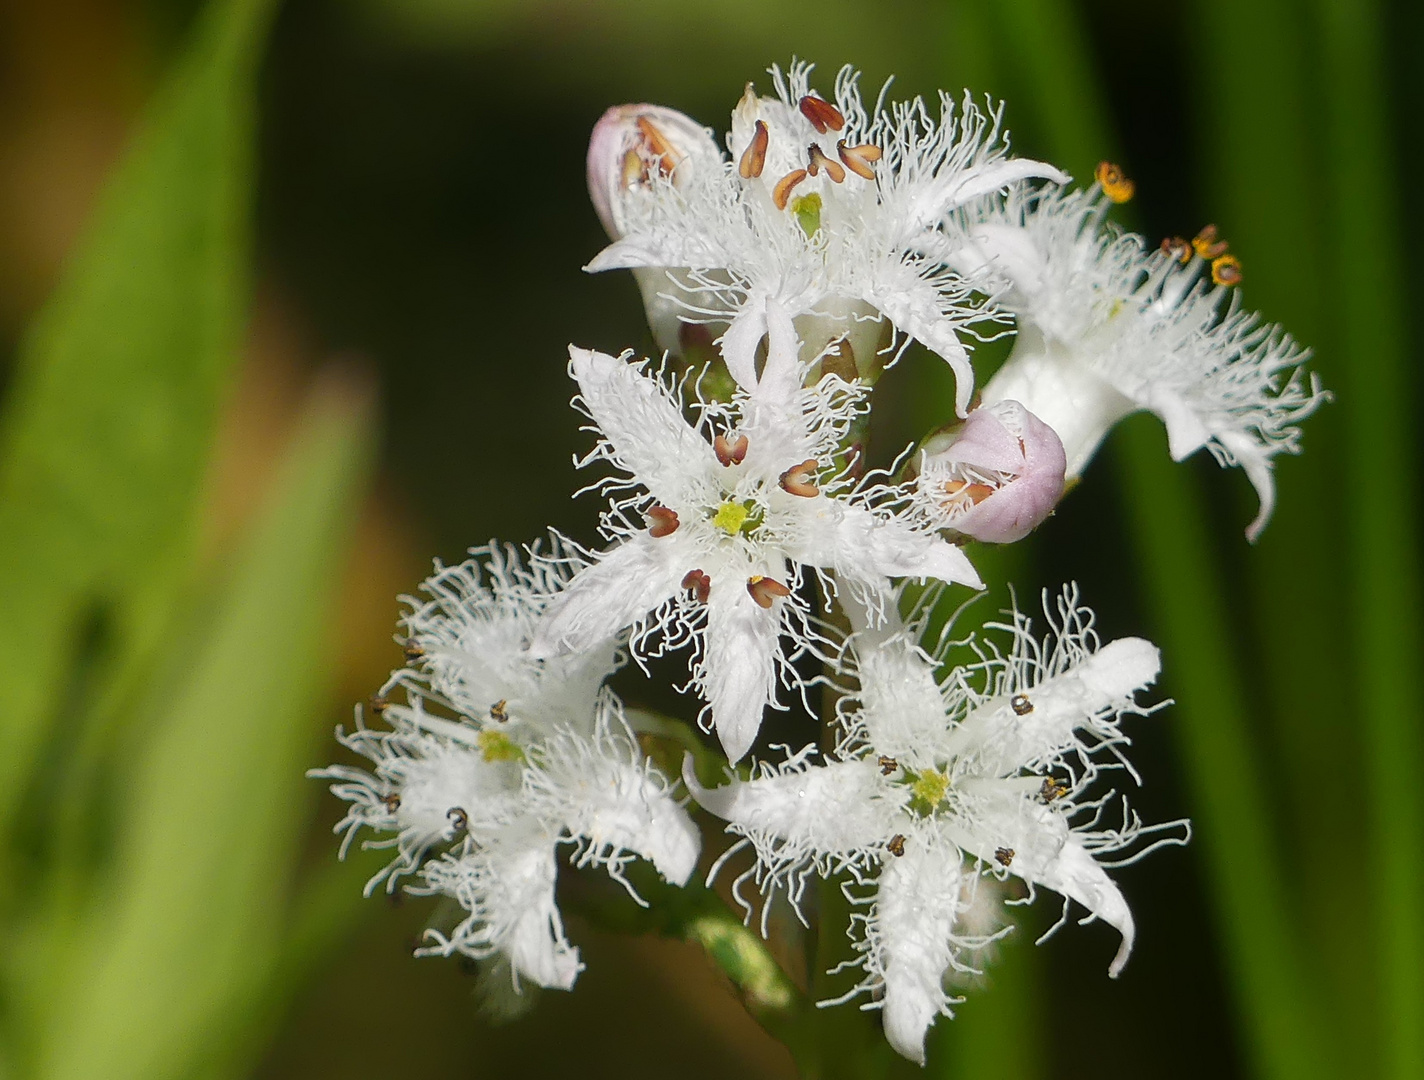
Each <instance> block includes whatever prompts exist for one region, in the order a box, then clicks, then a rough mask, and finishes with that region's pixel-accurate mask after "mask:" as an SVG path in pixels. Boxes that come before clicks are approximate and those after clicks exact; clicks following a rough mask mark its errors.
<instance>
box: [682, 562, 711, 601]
mask: <svg viewBox="0 0 1424 1080" xmlns="http://www.w3.org/2000/svg"><path fill="white" fill-rule="evenodd" d="M682 587H683V588H684V589H690V590H691V591H692V594H693V595H694V596H696V597H697V601H698V603H701V604H705V603H707V597H708V596H710V595H711V594H712V579H711V578H710V577H708V576H707V575H706V574H704V573H703V572H702V571H701V570H689V571H688V572H687V573H686V574H685V575H684V576H683V579H682Z"/></svg>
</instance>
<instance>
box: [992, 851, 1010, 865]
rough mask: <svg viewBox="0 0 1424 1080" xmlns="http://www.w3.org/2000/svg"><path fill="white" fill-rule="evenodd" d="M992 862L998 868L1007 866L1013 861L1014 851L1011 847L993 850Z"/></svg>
mask: <svg viewBox="0 0 1424 1080" xmlns="http://www.w3.org/2000/svg"><path fill="white" fill-rule="evenodd" d="M994 861H995V862H996V863H998V864H999V865H1000V866H1008V865H1009V863H1011V862H1013V861H1014V849H1013V848H1011V847H1001V848H995V849H994Z"/></svg>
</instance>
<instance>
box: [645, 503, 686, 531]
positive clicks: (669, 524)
mask: <svg viewBox="0 0 1424 1080" xmlns="http://www.w3.org/2000/svg"><path fill="white" fill-rule="evenodd" d="M643 516H644V517H646V518H647V519H648V535H649V536H651V537H652V538H653V539H654V540H657V539H659V538H661V537H664V536H671V535H672V534H673V533H675V532H677V526H678V520H677V511H676V510H669V509H668V508H667V507H666V506H659V505H657V504H656V503H654V504H653V505H652V506H650V507H648V510H647V513H646V514H644V515H643Z"/></svg>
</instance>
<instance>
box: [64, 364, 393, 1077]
mask: <svg viewBox="0 0 1424 1080" xmlns="http://www.w3.org/2000/svg"><path fill="white" fill-rule="evenodd" d="M370 430H371V423H370V417H369V413H368V410H367V401H366V398H365V397H364V395H362V394H360V393H356V392H354V391H353V390H352V388H351V387H350V386H346V385H340V384H336V383H330V384H328V385H327V386H326V387H325V388H324V390H323V391H322V392H321V393H320V394H319V395H318V396H317V399H316V403H315V405H314V406H313V407H312V408H311V410H310V411H309V415H308V417H307V418H306V420H305V423H304V427H303V430H302V432H301V433H300V435H299V436H298V438H297V440H296V443H295V446H294V448H293V450H292V451H291V453H290V457H289V460H288V461H287V462H286V464H285V466H284V469H283V472H282V475H281V476H280V477H279V479H278V481H277V483H276V484H275V486H274V490H273V492H272V496H271V498H270V502H269V505H268V507H267V508H266V509H265V511H264V513H263V515H262V516H261V518H260V520H259V521H258V522H257V524H256V526H255V527H254V528H253V530H252V533H251V535H250V537H249V538H248V539H247V540H246V541H245V544H244V548H243V550H242V551H241V553H240V555H239V557H238V558H237V560H236V561H235V564H234V566H233V568H232V572H231V577H230V578H229V580H227V581H226V582H225V584H224V585H223V587H222V588H221V589H220V590H219V594H218V596H217V597H216V599H215V601H214V604H213V607H212V611H211V615H210V617H209V618H208V619H206V620H205V621H204V623H203V625H202V626H201V627H200V628H199V629H198V631H197V632H196V633H195V634H194V635H193V637H195V638H196V640H192V639H191V638H190V639H189V640H175V641H171V642H169V643H168V648H167V649H166V652H167V655H169V656H170V657H178V656H181V657H182V663H181V667H180V668H179V672H178V677H177V678H176V679H175V681H174V683H173V684H172V685H168V684H166V683H165V684H164V685H163V686H161V687H159V688H155V691H154V693H153V694H152V695H151V697H150V699H149V704H150V708H149V709H148V710H146V715H147V717H148V720H149V722H148V723H147V724H146V725H145V730H144V732H143V737H142V739H141V740H135V741H136V742H138V747H137V749H136V751H135V752H134V756H133V759H132V760H131V761H130V762H128V763H127V765H128V777H127V781H126V783H125V784H124V790H125V792H126V794H127V796H128V798H127V800H126V801H125V802H124V803H123V804H122V805H121V810H120V812H121V813H122V815H123V818H122V822H121V824H120V826H119V835H120V840H119V850H118V853H117V857H116V859H115V863H114V867H115V868H114V872H113V876H112V880H111V882H110V883H109V885H108V887H107V888H106V889H104V890H102V891H100V893H99V894H98V895H96V896H95V898H94V900H93V903H92V905H91V907H90V909H89V911H88V914H87V918H86V919H85V920H84V921H83V922H82V923H81V924H80V925H79V926H78V927H77V928H76V930H75V931H74V934H73V942H72V947H71V949H70V950H69V956H70V961H69V963H68V964H66V965H65V966H64V968H63V969H62V976H63V977H62V980H56V982H55V984H54V985H52V986H51V987H50V988H49V991H48V993H46V995H45V1001H46V1004H47V1006H48V1009H47V1016H46V1019H45V1023H44V1026H43V1029H42V1031H41V1033H40V1037H39V1045H38V1053H37V1055H36V1056H37V1060H38V1064H39V1068H38V1070H37V1075H38V1076H41V1077H44V1078H46V1080H60V1078H65V1080H81V1078H85V1080H87V1078H92V1077H97V1076H103V1077H105V1078H106V1080H124V1078H128V1077H132V1078H134V1080H140V1078H149V1077H156V1076H181V1075H185V1074H186V1073H188V1072H191V1071H192V1069H193V1068H194V1067H195V1064H197V1063H202V1062H203V1059H204V1057H205V1055H207V1054H208V1053H209V1052H210V1050H211V1048H212V1047H213V1046H224V1045H231V1044H233V1042H234V1041H235V1038H236V1037H237V1036H238V1034H239V1033H234V1032H233V1031H232V1030H231V1027H230V1025H232V1024H233V1023H241V1022H242V1021H243V1020H244V1019H246V1018H248V1017H250V1016H251V1015H252V1011H253V1010H252V997H253V995H254V993H255V992H256V991H258V990H259V989H261V988H262V987H263V986H264V985H265V984H266V980H267V979H268V977H269V975H270V973H271V972H272V970H273V968H274V966H275V965H276V964H277V963H278V962H279V955H278V954H279V947H280V944H281V942H282V938H283V936H284V934H285V927H286V922H287V912H288V908H289V906H290V904H291V902H292V899H293V898H292V896H291V893H292V875H293V871H294V863H295V858H296V855H297V845H298V843H299V840H300V837H301V835H302V831H303V830H302V825H303V819H304V816H305V815H304V810H305V808H306V807H307V806H309V805H310V798H311V797H312V796H314V794H315V792H314V790H311V785H310V784H309V783H308V782H307V781H306V780H305V779H304V778H303V769H304V767H305V766H307V765H309V764H310V763H311V762H312V761H314V760H316V757H317V756H319V755H318V751H317V748H316V745H317V743H318V741H319V740H320V739H322V738H323V737H324V734H325V732H324V730H323V729H324V723H322V722H317V721H318V717H319V716H320V712H319V710H318V707H319V706H320V705H321V704H322V702H323V700H324V695H325V693H326V692H327V691H328V690H329V684H330V681H331V665H330V662H329V659H330V658H329V652H330V646H331V641H330V640H329V639H330V638H331V636H332V615H333V613H334V603H333V601H334V600H335V592H336V584H337V581H338V580H339V575H340V573H341V571H342V569H343V560H342V553H343V549H344V548H345V546H346V542H347V539H348V538H349V536H350V533H351V530H352V526H353V524H354V517H355V512H356V509H357V501H358V496H359V494H360V490H361V486H362V483H361V482H362V480H363V477H364V475H365V471H366V467H367V465H368V459H369V446H368V441H369V440H368V437H367V433H368V432H369V431H370ZM355 895H356V894H355V893H354V892H353V903H354V897H355Z"/></svg>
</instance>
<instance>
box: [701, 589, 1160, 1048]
mask: <svg viewBox="0 0 1424 1080" xmlns="http://www.w3.org/2000/svg"><path fill="white" fill-rule="evenodd" d="M861 622H862V624H863V619H862V620H861ZM1050 622H1051V623H1052V632H1051V634H1050V635H1049V637H1048V639H1047V640H1046V641H1043V642H1041V643H1040V642H1039V641H1037V640H1036V639H1035V638H1034V637H1033V636H1032V635H1031V633H1030V626H1029V623H1028V620H1027V619H1025V618H1023V617H1021V616H1018V615H1015V617H1014V618H1013V621H1012V622H1011V623H1009V624H1006V625H999V626H995V625H993V624H991V628H993V629H997V630H1001V631H1005V632H1007V633H1008V634H1010V635H1011V636H1012V647H1011V649H1010V651H1009V652H1008V653H1007V654H1006V655H1005V654H1001V653H1000V652H998V651H996V650H995V649H994V648H993V646H992V645H991V644H988V643H985V644H981V645H979V646H978V647H977V648H976V649H974V650H973V651H972V652H971V656H972V657H973V659H972V661H971V662H970V663H969V664H968V665H967V666H965V667H960V668H957V669H956V670H954V671H953V672H952V673H951V674H950V675H949V676H948V677H947V678H946V679H945V680H944V681H942V682H941V681H937V680H936V676H935V671H936V666H937V661H936V658H935V657H931V656H929V655H927V654H926V653H924V652H923V651H921V650H920V649H919V648H918V647H917V646H916V645H915V639H916V637H917V636H918V630H919V627H918V626H912V627H911V628H910V629H908V630H906V629H903V628H899V627H897V626H895V625H894V624H893V622H892V623H890V624H887V625H886V626H885V627H883V628H882V629H880V630H869V629H862V630H860V631H859V632H858V633H857V634H856V635H855V636H854V637H853V638H852V646H853V651H854V671H855V673H856V675H857V676H858V679H859V683H860V691H859V700H858V702H854V703H850V702H847V703H845V704H848V705H851V704H853V707H847V708H845V709H844V710H843V712H844V716H845V720H846V735H845V737H844V739H843V740H842V742H841V744H840V745H839V746H838V747H837V749H836V751H835V752H834V753H832V754H830V755H827V756H826V758H825V760H824V763H822V764H816V763H815V760H814V758H815V751H814V750H813V749H811V748H807V749H805V750H802V751H801V752H799V753H797V754H794V755H792V756H790V757H789V758H788V759H787V760H786V761H784V762H783V763H781V764H780V765H778V766H774V767H773V766H769V765H766V764H762V765H760V766H759V767H758V771H757V772H756V773H755V774H754V776H753V778H752V779H750V780H747V781H734V782H733V783H731V784H729V785H727V786H724V787H719V788H715V789H706V788H703V787H701V785H700V784H698V782H697V777H696V776H695V775H694V774H693V772H692V770H691V768H690V760H689V762H688V764H687V766H685V767H684V780H685V782H686V783H687V784H688V786H689V788H690V789H691V790H692V792H693V795H694V797H695V798H696V799H697V801H698V802H699V803H701V804H702V806H704V807H705V808H706V809H708V810H710V811H711V812H712V813H714V814H716V815H717V816H718V817H721V818H723V819H724V820H726V821H727V822H728V825H727V829H728V831H729V832H731V833H734V834H738V835H740V836H742V837H744V838H745V840H746V841H747V842H750V844H751V845H752V847H753V848H754V850H755V852H756V856H757V862H756V864H755V866H754V867H753V868H752V870H750V871H748V875H747V876H750V877H752V878H754V879H755V880H756V881H757V882H758V883H759V884H760V885H761V888H762V890H763V892H764V893H767V894H769V893H771V892H772V891H774V890H777V889H784V890H786V892H787V894H788V896H789V898H790V899H791V901H792V902H793V903H795V902H796V901H797V900H798V899H799V897H800V895H801V892H802V890H803V889H804V886H805V883H806V880H807V878H808V876H809V875H810V874H811V873H813V872H817V873H821V874H829V873H833V872H838V871H848V872H849V873H850V875H851V877H852V879H853V880H854V881H855V882H856V883H858V884H859V886H863V887H864V888H865V892H864V893H863V894H861V895H860V896H859V900H860V902H861V903H863V904H865V905H866V907H867V911H866V912H865V913H864V914H863V915H862V916H858V920H859V922H860V925H861V935H860V937H859V939H858V940H857V941H856V948H857V950H858V951H859V953H860V959H859V965H860V966H861V968H862V969H863V971H864V973H865V977H864V979H863V980H862V981H861V983H860V984H859V985H858V986H857V987H856V990H855V991H854V992H853V993H858V992H867V993H870V994H872V995H873V996H874V1003H875V1006H877V1007H880V1008H882V1009H883V1011H884V1026H885V1033H886V1037H887V1038H888V1039H889V1040H890V1042H891V1044H892V1045H893V1046H894V1047H895V1049H896V1050H897V1051H899V1052H900V1053H901V1054H903V1055H905V1056H906V1057H909V1058H912V1059H914V1060H917V1061H921V1062H923V1060H924V1039H925V1033H926V1031H927V1030H928V1028H929V1025H930V1024H931V1023H933V1021H934V1018H935V1017H936V1016H937V1015H940V1014H944V1015H952V1013H951V1012H950V1006H951V1005H952V1004H953V1003H954V1001H953V999H951V998H950V996H949V994H948V993H947V992H946V990H945V985H944V984H945V980H946V977H947V976H949V975H951V974H952V973H953V972H954V971H956V970H965V969H966V968H967V957H966V956H965V954H966V951H967V950H971V949H972V948H973V947H975V946H976V945H978V944H982V943H983V941H984V937H983V935H982V934H977V935H976V934H974V933H973V932H971V931H969V930H968V929H967V928H966V927H965V926H964V925H963V922H962V917H963V916H964V915H965V913H966V911H967V910H968V908H969V907H970V905H971V904H972V901H973V898H974V884H975V882H977V880H978V878H979V876H980V875H983V874H994V875H996V876H998V877H1000V878H1006V877H1007V876H1009V875H1014V876H1017V877H1019V878H1021V879H1022V880H1023V881H1024V882H1026V883H1027V884H1028V886H1029V888H1030V890H1031V891H1032V890H1033V889H1035V888H1036V887H1038V886H1042V887H1044V888H1048V889H1051V890H1053V891H1054V892H1057V893H1059V894H1061V895H1062V896H1063V897H1064V914H1065V917H1066V915H1067V909H1068V902H1069V901H1070V900H1073V901H1077V902H1078V903H1080V904H1082V905H1083V906H1084V907H1086V908H1087V909H1088V912H1089V915H1090V917H1093V918H1098V919H1101V920H1103V921H1104V922H1106V923H1108V924H1110V925H1111V926H1113V927H1115V928H1116V929H1117V930H1118V931H1119V933H1121V935H1122V945H1121V948H1120V949H1119V950H1118V953H1117V956H1116V957H1115V958H1114V960H1113V962H1112V965H1111V967H1110V968H1109V973H1110V974H1112V975H1116V974H1118V972H1119V971H1121V969H1122V966H1123V964H1124V963H1125V962H1126V960H1127V957H1128V953H1129V951H1130V950H1131V948H1132V940H1133V934H1134V927H1133V921H1132V914H1131V912H1130V911H1129V910H1128V907H1127V902H1126V901H1125V900H1124V899H1123V896H1122V893H1121V892H1120V891H1119V890H1118V888H1117V886H1116V885H1115V884H1114V883H1113V882H1112V880H1111V879H1110V878H1109V877H1108V875H1107V872H1106V870H1105V869H1104V864H1103V863H1102V862H1101V861H1100V860H1101V859H1102V857H1103V856H1104V855H1106V854H1108V853H1110V852H1116V851H1120V850H1121V849H1123V848H1125V847H1127V846H1129V845H1132V844H1134V843H1136V842H1137V841H1138V840H1139V839H1140V838H1142V837H1143V836H1144V835H1145V834H1147V833H1150V832H1153V831H1156V830H1151V829H1144V828H1143V827H1142V826H1141V824H1140V823H1139V821H1138V820H1137V818H1136V816H1135V815H1132V814H1131V813H1130V812H1129V811H1128V810H1127V809H1126V805H1125V804H1124V806H1123V816H1124V821H1123V823H1122V827H1121V828H1119V829H1103V828H1100V827H1099V825H1100V819H1101V818H1102V816H1103V815H1104V813H1105V812H1106V808H1107V803H1108V801H1109V799H1110V798H1111V796H1112V793H1111V792H1108V793H1107V794H1102V793H1100V792H1099V793H1095V795H1094V797H1092V798H1089V796H1088V789H1089V788H1090V787H1093V786H1094V784H1093V782H1094V781H1095V780H1096V779H1097V777H1098V775H1099V773H1100V772H1101V771H1102V770H1104V769H1108V768H1128V766H1127V764H1126V760H1125V759H1124V758H1123V757H1122V751H1123V748H1124V747H1125V745H1126V743H1127V739H1126V738H1125V737H1124V736H1123V734H1122V732H1121V729H1120V726H1119V723H1120V719H1121V717H1122V716H1123V715H1124V714H1139V715H1141V714H1143V713H1145V712H1146V711H1148V710H1144V709H1143V708H1141V707H1139V706H1138V705H1137V704H1136V702H1135V700H1134V696H1135V695H1136V694H1137V693H1138V692H1139V691H1141V690H1142V689H1144V688H1145V687H1146V686H1148V685H1149V684H1150V683H1151V682H1152V681H1153V680H1154V679H1155V678H1156V676H1157V672H1158V666H1159V665H1158V654H1157V649H1156V648H1155V647H1154V646H1153V645H1151V644H1150V643H1149V642H1146V641H1143V640H1141V639H1139V638H1124V639H1120V640H1118V641H1114V642H1112V643H1110V644H1108V645H1104V646H1101V647H1099V644H1098V640H1097V637H1096V635H1095V633H1094V632H1093V629H1092V615H1091V613H1090V612H1089V611H1087V610H1086V609H1085V608H1081V607H1079V606H1078V604H1077V597H1076V593H1075V592H1074V591H1073V590H1071V589H1070V590H1066V591H1065V593H1064V595H1063V597H1062V598H1061V600H1060V602H1059V605H1058V616H1057V619H1056V620H1055V619H1052V618H1050ZM1080 816H1081V817H1086V819H1087V820H1085V821H1080V822H1079V823H1078V824H1075V823H1074V820H1075V818H1079V817H1080ZM1158 842H1159V843H1161V842H1180V841H1179V840H1178V839H1177V838H1175V837H1170V838H1167V839H1165V840H1159V841H1158ZM1151 846H1153V845H1149V848H1148V849H1149V850H1150V847H1151ZM1144 853H1145V852H1144V851H1138V852H1137V855H1136V856H1130V858H1131V857H1138V856H1140V855H1141V854H1144ZM1107 865H1115V864H1107ZM852 932H853V933H854V932H855V931H854V930H853V931H852Z"/></svg>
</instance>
